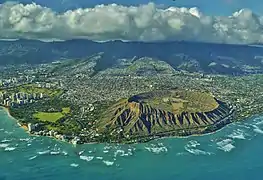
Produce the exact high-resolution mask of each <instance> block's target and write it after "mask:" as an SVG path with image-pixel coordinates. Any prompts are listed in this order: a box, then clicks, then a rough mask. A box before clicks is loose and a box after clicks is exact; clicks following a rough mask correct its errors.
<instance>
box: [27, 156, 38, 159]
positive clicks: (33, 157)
mask: <svg viewBox="0 0 263 180" xmlns="http://www.w3.org/2000/svg"><path fill="white" fill-rule="evenodd" d="M36 158H37V156H32V157H30V158H29V159H28V160H33V159H36Z"/></svg>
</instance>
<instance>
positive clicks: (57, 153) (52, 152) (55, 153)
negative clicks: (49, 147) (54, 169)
mask: <svg viewBox="0 0 263 180" xmlns="http://www.w3.org/2000/svg"><path fill="white" fill-rule="evenodd" d="M50 154H51V155H59V154H60V152H59V151H51V152H50Z"/></svg>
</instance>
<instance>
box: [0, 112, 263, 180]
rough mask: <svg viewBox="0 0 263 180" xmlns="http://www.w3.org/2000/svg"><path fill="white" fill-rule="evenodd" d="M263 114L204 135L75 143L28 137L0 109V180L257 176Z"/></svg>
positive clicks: (178, 179)
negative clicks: (127, 142)
mask: <svg viewBox="0 0 263 180" xmlns="http://www.w3.org/2000/svg"><path fill="white" fill-rule="evenodd" d="M262 141H263V116H255V117H253V118H249V119H247V120H246V121H244V122H238V123H233V124H231V125H229V126H227V127H225V128H223V129H222V130H220V131H218V132H216V133H213V134H209V135H204V136H195V137H187V138H165V139H160V140H156V141H151V142H149V143H145V144H135V145H117V144H116V145H113V144H86V145H79V146H76V147H74V146H73V145H71V144H67V143H64V142H59V141H56V140H54V139H51V138H47V137H34V136H29V135H28V134H27V133H26V132H25V131H24V130H23V129H21V128H19V126H18V125H17V123H16V121H15V120H14V119H13V118H10V117H9V116H8V114H7V113H6V112H5V111H4V110H0V180H31V179H32V180H33V179H34V180H49V179H52V180H53V179H54V180H60V179H61V180H72V179H74V178H75V179H78V180H82V179H83V180H146V179H150V180H159V179H160V180H166V179H167V180H194V179H202V180H206V179H207V180H210V179H213V180H217V179H218V180H222V179H225V180H227V179H231V180H234V179H238V180H243V179H244V180H245V179H246V180H247V179H250V180H253V179H262V170H263V156H262V154H261V153H262V152H263V144H262Z"/></svg>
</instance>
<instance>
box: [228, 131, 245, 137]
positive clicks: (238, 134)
mask: <svg viewBox="0 0 263 180" xmlns="http://www.w3.org/2000/svg"><path fill="white" fill-rule="evenodd" d="M228 137H230V138H233V139H243V140H245V139H246V137H245V132H244V131H242V130H240V129H237V130H234V132H233V133H232V134H230V135H228Z"/></svg>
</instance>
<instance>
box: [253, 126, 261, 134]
mask: <svg viewBox="0 0 263 180" xmlns="http://www.w3.org/2000/svg"><path fill="white" fill-rule="evenodd" d="M253 127H254V129H253V130H254V131H255V132H256V133H259V134H263V130H262V129H260V128H259V127H258V126H256V125H253Z"/></svg>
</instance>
